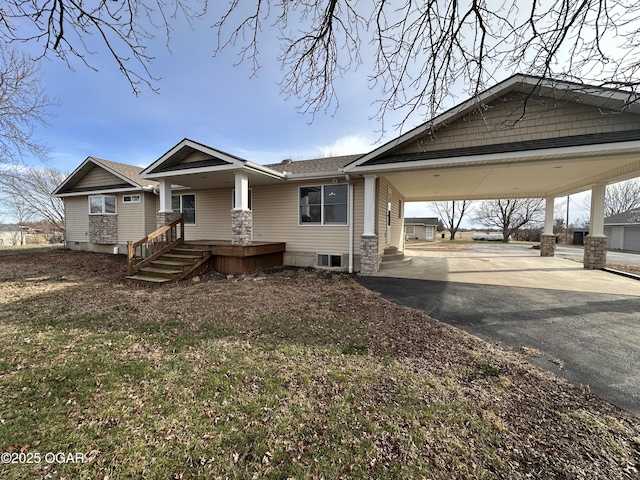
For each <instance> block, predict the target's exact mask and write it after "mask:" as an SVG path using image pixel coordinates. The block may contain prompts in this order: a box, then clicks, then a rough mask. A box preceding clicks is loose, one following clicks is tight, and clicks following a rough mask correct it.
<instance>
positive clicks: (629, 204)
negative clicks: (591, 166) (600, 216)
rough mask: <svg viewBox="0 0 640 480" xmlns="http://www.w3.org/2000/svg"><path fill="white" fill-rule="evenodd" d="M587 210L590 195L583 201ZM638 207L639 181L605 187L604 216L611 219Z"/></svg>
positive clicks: (634, 180)
mask: <svg viewBox="0 0 640 480" xmlns="http://www.w3.org/2000/svg"><path fill="white" fill-rule="evenodd" d="M584 206H585V208H586V209H587V210H589V209H590V208H591V195H587V196H586V197H585V199H584ZM636 207H640V179H637V178H636V179H633V180H627V181H625V182H619V183H614V184H612V185H607V189H606V191H605V196H604V216H605V217H611V216H613V215H617V214H618V213H624V212H628V211H629V210H632V209H633V208H636Z"/></svg>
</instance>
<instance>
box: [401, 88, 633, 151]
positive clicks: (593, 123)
mask: <svg viewBox="0 0 640 480" xmlns="http://www.w3.org/2000/svg"><path fill="white" fill-rule="evenodd" d="M522 101H523V96H522V95H521V94H513V95H511V96H510V97H509V98H508V99H499V100H496V101H494V102H492V103H490V104H489V105H488V108H487V110H485V111H483V113H482V114H481V113H480V112H478V111H476V110H474V111H473V112H472V113H469V114H466V115H464V116H462V117H461V118H458V119H457V120H455V121H454V122H452V123H451V124H449V125H447V126H445V127H442V126H441V127H439V128H438V130H436V131H435V133H433V134H432V135H425V136H424V137H422V138H421V139H419V140H417V141H416V142H413V143H412V144H410V145H408V146H406V147H404V148H402V149H400V150H399V151H398V153H414V152H420V151H429V150H441V149H450V148H464V147H474V146H478V145H490V144H498V143H508V142H522V141H529V140H541V139H546V138H557V137H565V136H572V135H584V134H591V133H606V132H613V131H621V130H633V129H640V116H638V115H629V114H621V113H612V114H607V113H604V112H603V111H601V110H600V109H598V108H595V107H591V106H589V105H582V104H577V103H572V102H566V103H564V104H562V105H559V106H555V107H554V108H550V106H553V103H552V102H553V100H550V99H539V98H534V99H532V100H530V101H529V102H528V103H527V107H526V109H527V110H526V113H527V115H526V116H525V117H524V118H522V119H521V120H520V115H521V114H522ZM514 123H515V125H514Z"/></svg>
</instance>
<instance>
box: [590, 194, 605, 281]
mask: <svg viewBox="0 0 640 480" xmlns="http://www.w3.org/2000/svg"><path fill="white" fill-rule="evenodd" d="M606 188H607V186H606V185H594V186H593V187H591V211H590V212H589V235H587V237H586V238H585V239H584V268H588V269H600V268H604V267H605V265H606V264H607V237H605V235H604V197H605V193H606Z"/></svg>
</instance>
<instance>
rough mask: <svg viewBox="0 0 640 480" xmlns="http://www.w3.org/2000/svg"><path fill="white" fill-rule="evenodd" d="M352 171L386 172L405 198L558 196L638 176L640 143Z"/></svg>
mask: <svg viewBox="0 0 640 480" xmlns="http://www.w3.org/2000/svg"><path fill="white" fill-rule="evenodd" d="M351 175H352V176H355V175H362V176H364V175H379V176H384V177H385V178H387V179H388V180H389V181H390V182H391V183H392V184H393V185H394V187H395V188H396V189H397V190H398V191H399V192H401V193H402V195H403V196H404V197H405V200H406V201H441V200H486V199H499V198H548V197H559V196H566V195H571V194H573V193H578V192H582V191H585V190H588V189H589V188H591V186H592V185H595V184H605V185H606V184H610V183H615V182H619V181H623V180H628V179H630V178H634V177H637V176H638V175H640V144H639V145H638V146H636V147H634V148H627V149H609V150H606V149H602V150H598V151H593V152H585V151H574V152H569V151H565V152H550V151H539V152H529V153H528V155H526V156H525V155H521V156H515V157H514V156H509V155H492V156H481V157H479V158H465V159H460V158H452V159H446V158H445V159H440V160H439V161H438V162H433V163H428V164H419V165H405V166H402V167H400V166H398V165H395V166H388V165H385V166H383V165H379V166H378V168H377V169H376V168H373V167H371V168H367V169H366V170H365V169H363V170H362V171H360V169H358V173H357V174H356V173H355V172H353V171H352V172H351Z"/></svg>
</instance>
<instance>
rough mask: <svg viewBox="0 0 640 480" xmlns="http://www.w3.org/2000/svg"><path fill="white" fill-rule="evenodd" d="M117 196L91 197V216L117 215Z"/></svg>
mask: <svg viewBox="0 0 640 480" xmlns="http://www.w3.org/2000/svg"><path fill="white" fill-rule="evenodd" d="M115 213H116V196H115V195H92V196H90V197H89V214H90V215H115Z"/></svg>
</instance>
